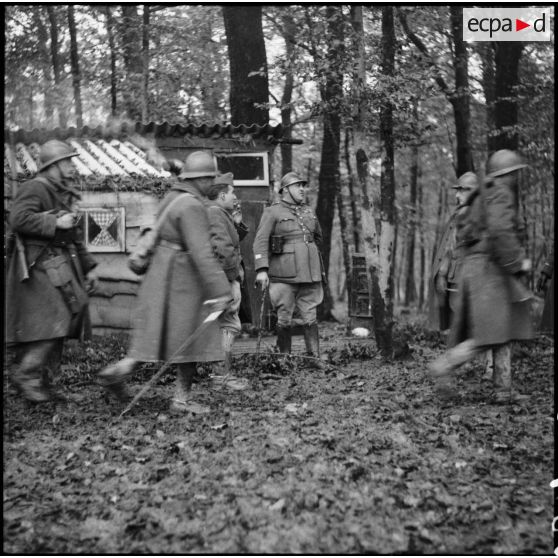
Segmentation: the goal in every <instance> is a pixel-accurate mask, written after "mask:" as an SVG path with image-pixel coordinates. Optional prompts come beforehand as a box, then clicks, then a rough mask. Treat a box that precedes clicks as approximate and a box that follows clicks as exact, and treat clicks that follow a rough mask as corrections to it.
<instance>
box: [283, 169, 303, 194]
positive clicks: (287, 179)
mask: <svg viewBox="0 0 558 558" xmlns="http://www.w3.org/2000/svg"><path fill="white" fill-rule="evenodd" d="M299 182H302V183H303V184H308V181H307V180H304V179H303V178H300V176H299V175H298V174H297V173H296V172H288V173H287V174H286V175H285V176H283V178H282V179H281V184H280V185H279V192H281V190H283V188H288V187H289V186H292V185H293V184H298V183H299Z"/></svg>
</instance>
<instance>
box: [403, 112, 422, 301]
mask: <svg viewBox="0 0 558 558" xmlns="http://www.w3.org/2000/svg"><path fill="white" fill-rule="evenodd" d="M413 116H414V119H415V122H416V123H418V122H417V121H418V110H417V105H416V103H415V106H414V111H413ZM418 166H419V148H418V144H417V143H416V142H415V143H414V144H413V145H412V147H411V176H410V193H409V194H410V199H409V220H408V223H407V262H406V264H407V265H406V268H407V269H406V283H405V306H409V305H410V304H413V303H414V302H415V301H416V299H417V286H416V281H415V242H416V227H417V185H418Z"/></svg>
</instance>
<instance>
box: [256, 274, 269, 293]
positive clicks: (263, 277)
mask: <svg viewBox="0 0 558 558" xmlns="http://www.w3.org/2000/svg"><path fill="white" fill-rule="evenodd" d="M255 286H259V287H260V289H261V290H262V291H265V290H266V289H267V287H268V286H269V275H268V274H267V271H258V274H257V275H256V285H255Z"/></svg>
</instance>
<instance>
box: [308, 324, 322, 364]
mask: <svg viewBox="0 0 558 558" xmlns="http://www.w3.org/2000/svg"><path fill="white" fill-rule="evenodd" d="M304 343H305V345H306V353H307V355H308V356H311V357H314V358H317V359H319V358H320V336H319V332H318V324H317V323H316V322H314V323H313V324H306V325H305V326H304ZM308 362H309V366H310V367H312V368H319V369H322V368H324V366H325V365H324V363H323V362H321V361H319V360H311V361H308Z"/></svg>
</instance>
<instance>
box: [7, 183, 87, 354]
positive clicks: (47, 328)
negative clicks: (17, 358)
mask: <svg viewBox="0 0 558 558" xmlns="http://www.w3.org/2000/svg"><path fill="white" fill-rule="evenodd" d="M78 197H79V193H78V192H77V191H74V190H73V189H71V188H69V187H68V186H67V185H65V184H62V183H57V182H55V181H54V180H53V179H52V178H50V177H47V176H45V175H39V177H37V178H34V179H32V180H29V181H28V182H25V183H23V184H22V185H21V186H20V187H19V190H18V193H17V195H16V196H15V198H14V202H13V206H12V211H11V215H10V225H11V229H12V231H14V232H16V233H18V234H19V235H20V238H21V240H22V242H23V245H24V250H25V259H26V262H27V266H28V267H29V279H27V280H25V281H22V266H21V262H20V261H19V258H18V254H17V252H15V251H13V252H12V253H11V254H10V257H9V258H8V269H7V274H6V302H7V305H6V306H7V308H6V310H7V316H6V342H7V343H25V342H30V341H45V340H48V339H55V338H60V337H79V335H80V333H81V327H82V323H83V318H84V315H85V313H86V312H87V304H88V297H87V293H86V288H85V279H84V276H85V275H86V274H87V273H88V272H89V271H90V270H91V269H93V268H94V267H95V266H96V265H97V264H96V262H95V260H94V259H93V257H92V256H91V255H90V254H89V252H88V251H87V249H86V247H85V245H84V243H83V232H82V230H81V228H80V227H74V228H73V229H70V230H61V229H57V228H56V219H57V214H58V213H59V212H61V211H65V212H70V211H72V201H73V200H74V199H76V198H78ZM55 257H60V258H59V260H58V261H59V262H61V265H62V266H63V268H64V275H65V276H67V278H68V279H69V283H70V284H69V287H68V290H69V292H71V293H72V296H73V297H74V299H73V310H70V308H69V306H68V305H67V303H66V302H65V301H64V298H63V295H62V292H61V290H60V289H59V288H57V287H55V286H54V285H53V283H52V282H51V280H50V279H49V277H48V275H47V273H46V271H45V264H46V265H48V261H49V260H52V259H53V258H55ZM60 269H61V267H60V266H59V270H60ZM67 292H68V291H67Z"/></svg>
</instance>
